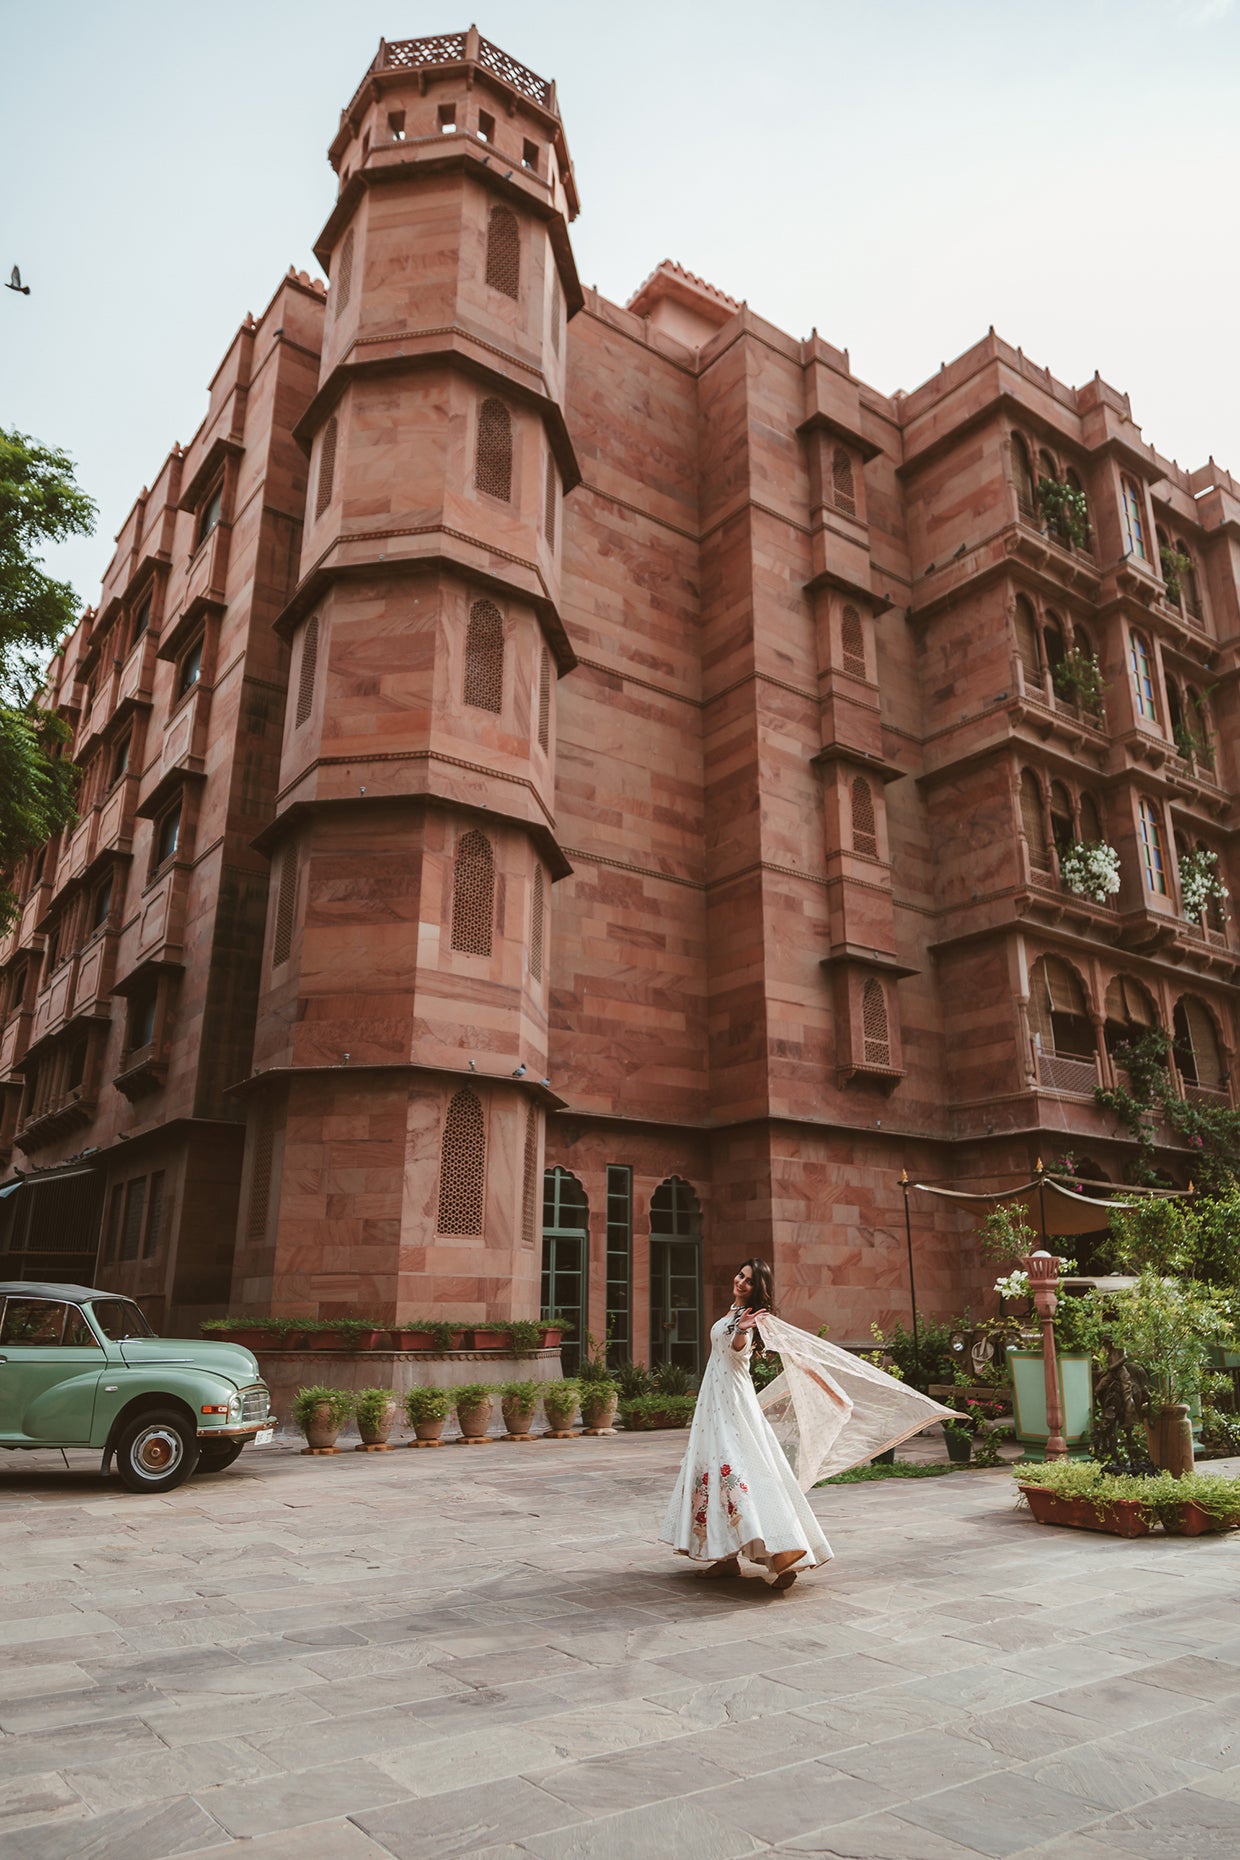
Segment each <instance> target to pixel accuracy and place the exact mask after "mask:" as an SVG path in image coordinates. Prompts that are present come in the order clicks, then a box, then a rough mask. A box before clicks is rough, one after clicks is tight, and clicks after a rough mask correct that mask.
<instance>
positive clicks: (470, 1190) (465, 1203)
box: [435, 1089, 487, 1234]
mask: <svg viewBox="0 0 1240 1860" xmlns="http://www.w3.org/2000/svg"><path fill="white" fill-rule="evenodd" d="M486 1175H487V1139H486V1127H485V1125H484V1123H483V1118H482V1105H481V1104H480V1103H479V1101H478V1097H477V1095H476V1093H474V1092H472V1091H469V1090H468V1089H466V1090H465V1091H458V1092H455V1093H454V1094H453V1096H452V1098H451V1100H450V1102H449V1104H448V1115H447V1116H446V1117H445V1118H444V1123H443V1143H442V1147H441V1149H440V1155H439V1215H438V1218H437V1220H436V1222H435V1231H436V1233H441V1234H480V1233H481V1232H482V1230H483V1211H484V1208H485V1205H486Z"/></svg>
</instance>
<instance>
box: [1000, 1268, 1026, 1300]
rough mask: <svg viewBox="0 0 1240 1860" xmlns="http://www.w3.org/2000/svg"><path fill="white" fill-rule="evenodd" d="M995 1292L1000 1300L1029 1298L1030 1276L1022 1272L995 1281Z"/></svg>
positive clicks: (1010, 1273) (1009, 1274)
mask: <svg viewBox="0 0 1240 1860" xmlns="http://www.w3.org/2000/svg"><path fill="white" fill-rule="evenodd" d="M995 1290H996V1291H997V1292H998V1294H999V1296H1000V1298H1028V1296H1029V1274H1028V1273H1027V1272H1024V1271H1021V1270H1017V1271H1016V1272H1009V1273H1008V1275H1007V1277H1006V1279H996V1280H995Z"/></svg>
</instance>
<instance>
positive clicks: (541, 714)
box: [538, 646, 551, 749]
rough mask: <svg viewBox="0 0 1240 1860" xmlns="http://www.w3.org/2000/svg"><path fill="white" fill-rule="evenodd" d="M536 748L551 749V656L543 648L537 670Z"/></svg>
mask: <svg viewBox="0 0 1240 1860" xmlns="http://www.w3.org/2000/svg"><path fill="white" fill-rule="evenodd" d="M538 747H539V748H540V749H550V747H551V654H550V653H549V652H548V651H547V648H546V647H545V646H544V647H543V654H542V662H541V664H540V665H539V668H538Z"/></svg>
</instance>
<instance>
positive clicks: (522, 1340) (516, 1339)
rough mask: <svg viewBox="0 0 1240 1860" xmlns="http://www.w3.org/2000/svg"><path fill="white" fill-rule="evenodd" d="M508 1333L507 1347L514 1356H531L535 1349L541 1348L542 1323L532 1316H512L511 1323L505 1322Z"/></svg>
mask: <svg viewBox="0 0 1240 1860" xmlns="http://www.w3.org/2000/svg"><path fill="white" fill-rule="evenodd" d="M504 1329H505V1331H506V1332H507V1335H508V1348H509V1349H510V1350H511V1351H512V1354H513V1355H514V1356H532V1355H533V1354H534V1352H535V1350H541V1349H542V1341H543V1325H542V1324H541V1323H536V1322H535V1320H534V1319H533V1318H514V1320H513V1322H512V1323H511V1324H505V1326H504Z"/></svg>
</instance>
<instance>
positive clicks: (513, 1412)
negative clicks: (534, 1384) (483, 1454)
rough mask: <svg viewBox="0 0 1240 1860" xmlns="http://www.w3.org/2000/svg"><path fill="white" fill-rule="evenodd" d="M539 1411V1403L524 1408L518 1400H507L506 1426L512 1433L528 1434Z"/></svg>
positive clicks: (504, 1412) (505, 1411)
mask: <svg viewBox="0 0 1240 1860" xmlns="http://www.w3.org/2000/svg"><path fill="white" fill-rule="evenodd" d="M537 1412H538V1409H537V1404H535V1406H534V1407H532V1408H523V1407H521V1406H520V1405H519V1404H518V1403H517V1402H511V1401H506V1402H505V1403H504V1405H503V1415H504V1426H505V1427H506V1428H507V1429H508V1432H509V1433H510V1434H528V1433H529V1431H530V1428H531V1427H532V1426H533V1425H534V1416H535V1414H536V1413H537Z"/></svg>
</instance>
